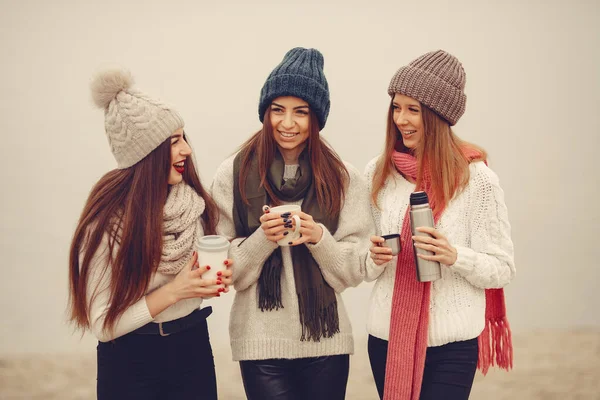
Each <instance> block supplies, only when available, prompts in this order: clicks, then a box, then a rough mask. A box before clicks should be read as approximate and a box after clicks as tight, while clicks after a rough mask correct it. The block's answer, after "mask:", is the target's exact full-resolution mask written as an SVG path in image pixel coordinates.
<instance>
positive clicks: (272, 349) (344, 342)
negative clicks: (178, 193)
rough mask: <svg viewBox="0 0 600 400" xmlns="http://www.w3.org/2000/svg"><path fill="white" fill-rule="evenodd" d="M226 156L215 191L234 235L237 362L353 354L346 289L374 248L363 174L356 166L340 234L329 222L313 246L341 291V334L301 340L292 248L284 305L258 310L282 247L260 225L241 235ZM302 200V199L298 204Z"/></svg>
mask: <svg viewBox="0 0 600 400" xmlns="http://www.w3.org/2000/svg"><path fill="white" fill-rule="evenodd" d="M234 158H235V155H234V156H232V157H230V158H228V159H227V160H225V161H224V162H223V163H222V164H221V166H220V167H219V169H218V170H217V172H216V175H215V179H214V181H213V184H212V187H211V191H212V196H213V199H214V200H215V201H216V203H217V204H218V205H219V208H220V210H221V217H220V221H219V225H218V227H217V231H218V232H219V234H221V235H225V236H227V237H228V238H230V239H233V241H232V243H231V247H230V251H229V256H230V258H232V259H233V260H234V264H233V266H232V269H233V285H234V288H235V290H236V293H235V299H234V302H233V306H232V309H231V314H230V320H229V335H230V340H231V349H232V353H233V360H234V361H239V360H264V359H272V358H288V359H294V358H304V357H318V356H327V355H336V354H352V353H353V352H354V342H353V338H352V327H351V325H350V320H349V318H348V315H347V313H346V309H345V307H344V302H343V300H342V296H341V295H340V293H341V292H342V291H343V290H344V289H346V288H348V287H351V286H356V285H358V284H359V283H360V282H362V280H363V278H364V260H365V254H366V251H367V249H368V247H369V235H370V234H372V232H373V230H374V227H373V225H372V220H371V218H370V213H369V202H368V195H367V190H366V186H365V182H364V179H363V177H362V176H361V175H360V173H358V172H357V170H356V169H355V168H354V167H352V166H351V165H348V164H346V167H347V168H348V171H349V173H350V184H349V186H348V190H347V192H346V199H345V203H344V206H343V208H342V211H341V215H340V219H339V225H338V229H337V231H336V232H335V235H333V236H332V235H331V233H330V232H329V231H328V230H327V228H326V227H325V226H323V225H321V226H322V228H323V237H322V238H321V240H320V241H319V242H318V243H317V244H315V245H308V248H309V249H310V252H311V254H312V256H313V257H314V258H315V260H316V261H317V263H318V264H319V266H320V267H321V271H322V273H323V277H324V278H325V280H326V281H327V283H329V285H330V286H331V287H332V288H333V289H334V290H335V292H336V298H337V308H338V315H339V320H340V332H339V333H337V334H335V335H334V336H333V337H331V338H323V339H321V340H320V341H319V342H314V341H300V337H301V332H302V327H301V325H300V321H299V313H298V297H297V295H296V288H295V283H294V272H293V265H292V259H291V253H290V249H289V248H288V247H283V248H282V256H283V272H282V275H281V291H282V302H283V306H284V308H282V309H279V310H273V311H265V312H262V311H261V310H260V309H259V308H258V299H257V283H258V278H259V276H260V273H261V271H262V267H263V264H264V262H265V261H266V259H267V258H268V257H269V256H270V255H271V253H272V252H273V251H274V250H275V249H276V248H277V244H275V243H273V242H271V241H269V240H268V239H267V238H266V236H265V234H264V231H263V230H262V229H261V228H259V229H257V230H256V231H255V232H254V233H253V234H252V235H250V236H249V237H248V238H236V237H235V226H234V223H233V220H232V213H233V160H234ZM294 204H299V203H294Z"/></svg>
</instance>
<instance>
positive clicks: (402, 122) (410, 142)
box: [392, 93, 425, 150]
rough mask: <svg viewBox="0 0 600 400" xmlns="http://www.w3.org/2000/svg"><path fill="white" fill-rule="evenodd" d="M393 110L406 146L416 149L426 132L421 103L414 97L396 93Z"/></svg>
mask: <svg viewBox="0 0 600 400" xmlns="http://www.w3.org/2000/svg"><path fill="white" fill-rule="evenodd" d="M392 110H393V119H394V123H395V124H396V127H397V128H398V130H399V131H400V133H401V135H402V142H403V143H404V146H405V147H406V148H408V149H411V150H414V149H415V148H416V147H417V145H418V144H419V142H420V141H421V140H423V136H424V133H425V129H424V127H423V115H422V109H421V103H419V102H418V101H417V100H415V99H413V98H412V97H408V96H405V95H403V94H400V93H396V94H395V95H394V100H393V101H392Z"/></svg>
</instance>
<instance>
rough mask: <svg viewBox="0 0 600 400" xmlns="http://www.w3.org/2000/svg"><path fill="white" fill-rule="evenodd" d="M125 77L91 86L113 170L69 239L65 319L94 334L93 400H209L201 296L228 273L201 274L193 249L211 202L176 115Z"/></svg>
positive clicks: (106, 75) (209, 363)
mask: <svg viewBox="0 0 600 400" xmlns="http://www.w3.org/2000/svg"><path fill="white" fill-rule="evenodd" d="M132 81H133V79H132V77H131V75H130V74H129V72H127V71H124V70H120V69H116V70H106V71H103V72H101V73H99V74H98V75H97V76H96V77H95V78H94V79H93V81H92V87H91V89H92V96H93V99H94V101H95V103H96V105H97V106H98V107H99V108H101V109H102V110H103V111H104V126H105V132H106V136H107V138H108V142H109V145H110V148H111V151H112V153H113V155H114V156H115V159H116V161H117V168H116V169H114V170H112V171H110V172H108V173H107V174H106V175H104V176H103V177H102V178H100V180H99V181H98V182H97V183H96V185H95V186H94V188H93V189H92V191H91V193H90V195H89V197H88V199H87V202H86V204H85V207H84V209H83V212H82V214H81V217H80V219H79V223H78V225H77V229H76V230H75V234H74V236H73V241H72V243H71V250H70V258H69V282H70V304H69V307H70V320H71V322H72V323H73V324H74V325H75V326H76V327H77V328H79V329H81V330H84V331H86V330H89V331H91V332H92V333H93V334H94V335H95V336H96V337H97V338H98V347H97V357H98V365H97V373H98V377H97V398H98V399H99V400H119V399H123V400H125V399H128V400H129V399H150V398H169V399H181V400H188V399H189V400H191V399H198V398H202V399H217V385H216V378H215V367H214V362H213V355H212V350H211V346H210V341H209V337H208V326H207V321H206V318H207V317H208V316H209V315H210V313H211V312H212V309H211V307H204V308H202V301H203V299H208V298H212V297H218V296H220V294H221V293H225V292H227V291H228V288H227V285H229V284H231V270H229V269H228V270H225V271H224V272H222V275H221V279H219V280H218V281H217V280H214V279H212V280H208V279H207V280H205V279H202V274H203V273H204V272H205V271H206V270H207V269H208V267H207V266H204V265H203V266H198V257H197V254H196V249H197V241H198V240H199V239H200V238H201V237H202V236H204V234H205V233H206V234H214V233H215V232H216V225H217V219H218V209H217V206H216V204H215V203H214V201H213V200H212V199H211V197H210V196H209V194H208V193H207V191H205V189H204V188H203V187H202V184H201V182H200V179H199V177H198V174H197V172H196V169H195V167H194V163H193V161H192V149H191V148H190V146H189V145H188V143H187V139H186V135H185V132H184V130H183V119H182V118H181V116H180V115H179V114H178V113H177V112H176V111H175V110H174V109H173V108H172V107H170V106H168V105H166V104H164V103H162V102H160V101H158V100H156V99H153V98H152V97H150V96H148V95H146V94H144V93H142V92H140V91H139V90H137V89H134V88H132V83H133V82H132ZM223 263H224V264H225V265H228V266H231V265H232V260H229V259H228V260H223ZM214 284H218V285H219V287H218V288H216V289H215V288H213V287H209V286H211V285H214Z"/></svg>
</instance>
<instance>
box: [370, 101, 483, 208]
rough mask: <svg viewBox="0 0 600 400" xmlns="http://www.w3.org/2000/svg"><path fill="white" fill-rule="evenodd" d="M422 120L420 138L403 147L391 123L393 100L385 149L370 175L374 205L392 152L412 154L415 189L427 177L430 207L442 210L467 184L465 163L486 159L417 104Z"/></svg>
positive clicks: (388, 170) (387, 173)
mask: <svg viewBox="0 0 600 400" xmlns="http://www.w3.org/2000/svg"><path fill="white" fill-rule="evenodd" d="M421 110H422V111H421V112H422V117H423V129H424V137H423V140H421V141H420V142H419V144H418V145H417V148H416V149H414V151H411V150H410V149H408V148H406V147H405V146H404V143H403V142H402V137H401V136H400V131H399V130H398V127H397V126H396V123H395V122H394V110H393V98H392V101H391V102H390V108H389V110H388V116H387V133H386V138H385V148H384V150H383V154H382V156H381V157H380V158H379V160H378V161H377V165H376V167H375V174H374V176H373V188H372V190H371V198H372V200H373V204H376V205H377V196H378V194H379V192H380V191H381V189H382V188H383V186H384V184H385V181H386V179H387V178H388V177H389V176H390V175H391V173H392V171H393V170H394V169H395V166H394V163H393V161H392V153H393V152H394V150H396V151H399V152H404V153H411V152H412V153H413V155H414V156H415V157H416V158H417V163H418V176H417V182H416V186H417V189H418V190H419V189H422V188H423V179H424V177H425V175H427V176H428V178H429V182H430V185H429V186H430V188H429V190H428V195H429V200H430V203H431V205H432V207H433V208H434V210H433V211H434V213H435V211H437V210H438V209H444V208H445V207H446V205H447V204H448V202H449V201H450V200H451V199H452V198H453V197H454V196H455V195H456V194H457V193H459V192H460V191H462V190H463V189H464V188H465V187H466V185H467V183H468V182H469V163H470V162H471V161H479V160H486V159H487V154H486V152H485V150H483V149H482V148H480V147H478V146H476V145H474V144H471V143H468V142H465V141H463V140H461V139H460V138H459V137H458V136H456V135H455V134H454V132H453V131H452V128H451V127H450V124H449V123H448V122H447V121H446V120H444V119H443V118H441V117H440V116H439V115H437V114H436V113H435V112H434V111H432V110H431V109H430V108H429V107H427V106H425V105H424V104H421ZM473 152H477V153H479V155H478V156H477V157H476V158H475V159H472V158H468V157H467V156H466V155H465V153H473Z"/></svg>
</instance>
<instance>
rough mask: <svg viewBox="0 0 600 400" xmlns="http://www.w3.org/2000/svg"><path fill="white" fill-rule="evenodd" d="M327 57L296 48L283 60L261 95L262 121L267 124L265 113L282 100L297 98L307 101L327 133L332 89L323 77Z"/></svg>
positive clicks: (259, 106)
mask: <svg viewBox="0 0 600 400" xmlns="http://www.w3.org/2000/svg"><path fill="white" fill-rule="evenodd" d="M323 64H324V60H323V55H322V54H321V52H319V50H316V49H305V48H302V47H296V48H293V49H291V50H290V51H288V52H287V53H286V55H285V56H284V57H283V60H282V61H281V63H280V64H279V65H278V66H276V67H275V69H274V70H273V71H272V72H271V73H270V74H269V77H268V78H267V81H266V82H265V84H264V85H263V87H262V90H261V91H260V100H259V104H258V117H259V118H260V122H263V119H264V117H265V111H266V110H267V107H269V105H270V104H271V102H272V101H273V100H274V99H276V98H277V97H280V96H294V97H299V98H301V99H302V100H304V101H306V102H307V103H308V104H309V106H310V108H311V110H313V111H314V112H315V114H316V115H317V119H318V120H319V127H320V128H321V129H323V128H324V127H325V123H326V122H327V116H328V115H329V106H330V101H329V85H328V84H327V79H326V78H325V74H324V73H323Z"/></svg>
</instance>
